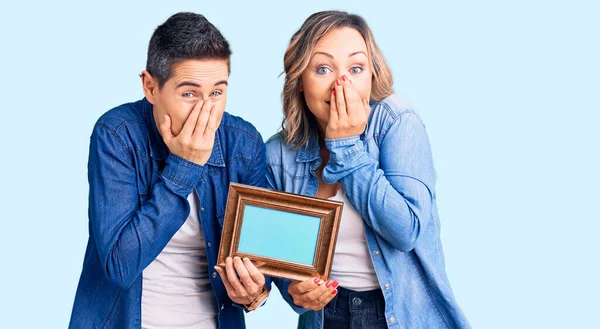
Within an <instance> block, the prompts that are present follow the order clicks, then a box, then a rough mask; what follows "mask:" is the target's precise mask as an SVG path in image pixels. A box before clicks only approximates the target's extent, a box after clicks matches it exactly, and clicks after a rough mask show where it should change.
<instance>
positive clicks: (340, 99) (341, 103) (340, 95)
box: [335, 79, 348, 120]
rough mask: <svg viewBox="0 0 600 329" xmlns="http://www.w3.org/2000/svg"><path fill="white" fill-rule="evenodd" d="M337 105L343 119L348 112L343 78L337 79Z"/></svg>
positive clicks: (339, 115)
mask: <svg viewBox="0 0 600 329" xmlns="http://www.w3.org/2000/svg"><path fill="white" fill-rule="evenodd" d="M335 106H336V108H337V112H338V117H339V118H340V119H341V120H343V119H344V118H345V117H346V116H347V115H348V113H347V112H346V100H345V98H344V88H343V87H342V80H341V79H337V80H335Z"/></svg>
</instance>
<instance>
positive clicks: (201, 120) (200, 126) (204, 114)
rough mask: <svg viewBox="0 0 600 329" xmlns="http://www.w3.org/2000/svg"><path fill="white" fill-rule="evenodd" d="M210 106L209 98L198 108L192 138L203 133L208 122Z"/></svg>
mask: <svg viewBox="0 0 600 329" xmlns="http://www.w3.org/2000/svg"><path fill="white" fill-rule="evenodd" d="M211 108H212V101H211V100H210V99H209V100H207V101H206V102H204V104H203V105H202V109H201V110H200V116H199V117H198V121H197V122H196V128H195V129H194V139H195V140H198V139H200V138H201V137H202V136H203V135H204V130H206V124H207V123H208V118H209V117H210V110H211Z"/></svg>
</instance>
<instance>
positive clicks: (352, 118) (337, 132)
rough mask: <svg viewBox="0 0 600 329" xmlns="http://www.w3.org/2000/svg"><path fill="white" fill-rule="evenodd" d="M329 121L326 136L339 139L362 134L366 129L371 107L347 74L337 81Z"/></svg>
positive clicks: (332, 95) (332, 94) (330, 104)
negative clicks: (361, 96)
mask: <svg viewBox="0 0 600 329" xmlns="http://www.w3.org/2000/svg"><path fill="white" fill-rule="evenodd" d="M329 106H330V113H329V122H328V123H327V128H326V129H325V138H327V139H337V138H344V137H350V136H356V135H360V134H362V133H363V132H364V131H365V128H366V126H367V120H368V119H369V113H370V112H371V107H370V106H369V101H368V100H367V99H365V98H363V99H361V98H360V95H359V94H358V91H357V90H356V88H355V87H354V85H353V84H352V82H350V80H349V79H348V77H346V76H345V75H344V76H342V78H341V79H337V80H336V81H335V88H334V90H333V91H332V93H331V101H330V102H329Z"/></svg>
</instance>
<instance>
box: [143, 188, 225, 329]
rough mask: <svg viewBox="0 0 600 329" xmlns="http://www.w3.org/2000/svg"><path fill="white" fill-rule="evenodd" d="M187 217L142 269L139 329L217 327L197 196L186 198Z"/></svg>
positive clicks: (216, 311)
mask: <svg viewBox="0 0 600 329" xmlns="http://www.w3.org/2000/svg"><path fill="white" fill-rule="evenodd" d="M188 201H189V203H190V208H191V209H190V215H189V217H188V218H187V220H186V221H185V223H184V224H183V225H182V226H181V228H180V229H179V231H177V233H176V234H175V235H174V236H173V237H172V238H171V241H169V243H168V244H167V246H166V247H165V248H164V249H163V251H162V252H161V253H160V254H159V255H158V257H156V259H155V260H154V261H153V262H152V263H150V265H148V267H146V269H145V270H144V272H143V274H142V275H143V285H142V328H143V329H154V328H172V329H192V328H194V329H195V328H203V329H204V328H206V329H210V328H215V329H216V328H217V315H218V309H217V301H216V298H215V296H214V293H213V291H212V288H211V286H210V279H209V277H208V263H207V259H206V246H205V240H204V235H203V233H202V227H201V225H200V219H199V217H198V204H199V203H200V202H199V200H198V196H197V195H196V193H195V192H192V193H191V194H190V195H189V196H188Z"/></svg>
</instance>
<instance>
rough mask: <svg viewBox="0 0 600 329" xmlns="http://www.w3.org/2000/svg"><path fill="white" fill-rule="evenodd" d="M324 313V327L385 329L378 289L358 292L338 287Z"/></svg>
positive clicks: (381, 297) (381, 296)
mask: <svg viewBox="0 0 600 329" xmlns="http://www.w3.org/2000/svg"><path fill="white" fill-rule="evenodd" d="M324 314H325V320H324V328H325V329H359V328H360V329H387V323H386V320H385V299H384V298H383V293H382V292H381V290H380V289H377V290H369V291H361V292H358V291H354V290H349V289H344V288H342V287H339V288H338V294H337V296H335V297H334V298H333V299H332V300H331V302H329V304H327V306H325V312H324Z"/></svg>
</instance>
